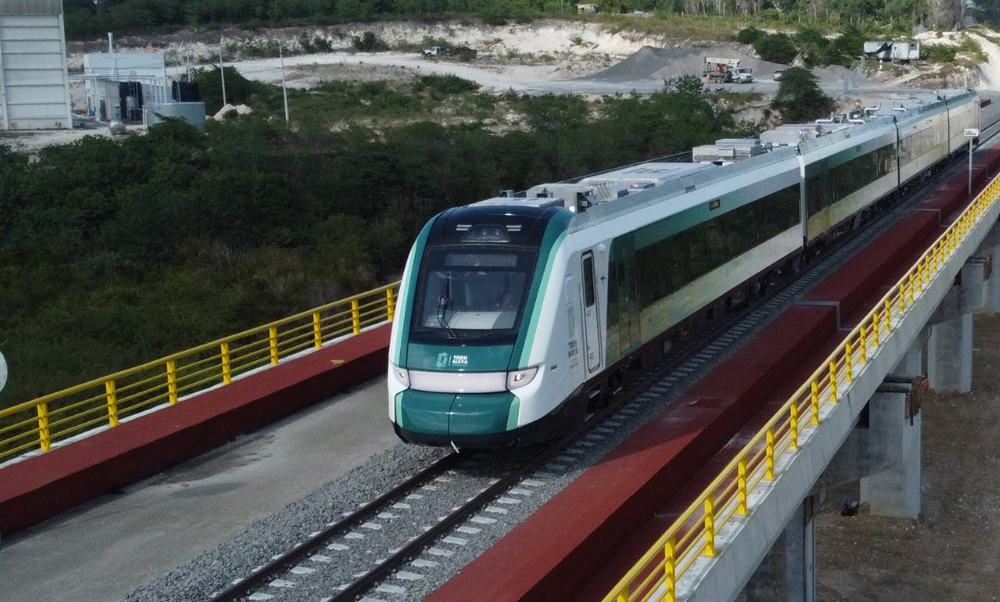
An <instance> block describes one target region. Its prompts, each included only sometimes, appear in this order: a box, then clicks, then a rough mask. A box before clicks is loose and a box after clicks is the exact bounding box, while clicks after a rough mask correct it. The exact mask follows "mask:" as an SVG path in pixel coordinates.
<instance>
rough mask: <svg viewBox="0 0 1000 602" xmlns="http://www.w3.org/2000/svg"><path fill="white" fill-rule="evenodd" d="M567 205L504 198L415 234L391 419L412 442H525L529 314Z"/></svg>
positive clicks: (396, 334)
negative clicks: (551, 204)
mask: <svg viewBox="0 0 1000 602" xmlns="http://www.w3.org/2000/svg"><path fill="white" fill-rule="evenodd" d="M567 214H568V212H566V211H565V210H563V209H561V208H556V207H545V206H540V205H539V204H532V203H530V202H529V203H525V202H523V201H522V202H511V201H509V200H508V201H503V200H493V201H484V202H481V203H477V204H475V205H470V206H466V207H458V208H454V209H449V210H448V211H445V212H443V213H441V214H440V215H438V216H437V217H435V218H434V219H432V220H431V222H430V223H428V224H427V226H425V227H424V229H423V231H422V232H421V233H420V236H419V237H418V238H417V241H416V242H415V244H414V246H413V249H412V251H411V253H410V257H409V259H408V261H407V266H406V270H405V272H404V274H403V282H402V285H401V288H400V295H399V301H398V305H397V307H398V309H397V316H396V320H395V322H394V324H393V329H392V341H391V344H390V348H389V387H388V388H389V417H390V419H391V420H392V422H393V425H394V428H395V430H396V433H397V434H398V435H399V437H400V438H401V439H403V440H404V441H406V442H409V443H419V444H427V445H452V446H455V447H473V448H481V447H495V446H504V445H514V444H517V443H519V442H524V441H525V439H526V435H527V434H529V433H528V432H526V431H530V430H531V429H529V428H527V427H526V426H525V425H524V424H523V422H524V420H523V416H522V411H523V409H524V408H523V407H522V396H523V394H524V392H526V391H528V390H532V391H533V393H535V394H537V391H535V389H537V388H538V386H539V381H540V380H541V379H540V378H538V376H539V368H540V367H539V366H522V365H520V364H521V363H522V357H525V356H526V354H525V353H524V352H523V351H524V346H525V345H526V344H530V342H529V341H528V339H530V337H528V336H526V332H525V331H526V330H527V329H528V325H529V324H531V323H532V322H533V320H532V314H533V312H536V311H537V310H536V308H537V306H539V305H540V303H541V300H542V297H543V295H542V293H541V289H542V281H543V280H544V278H543V276H544V272H545V270H546V267H547V264H546V260H547V258H548V257H549V255H550V254H551V252H552V247H553V246H554V243H555V241H556V240H557V239H561V237H560V236H559V231H560V230H561V231H562V232H565V226H566V224H567V223H568V218H567Z"/></svg>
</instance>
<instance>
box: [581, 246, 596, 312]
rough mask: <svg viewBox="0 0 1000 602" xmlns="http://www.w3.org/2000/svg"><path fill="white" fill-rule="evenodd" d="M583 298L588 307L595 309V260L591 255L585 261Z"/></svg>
mask: <svg viewBox="0 0 1000 602" xmlns="http://www.w3.org/2000/svg"><path fill="white" fill-rule="evenodd" d="M583 297H584V302H585V303H586V304H587V307H593V305H594V302H595V301H596V299H595V295H594V258H593V256H590V255H588V256H587V257H585V258H584V259H583Z"/></svg>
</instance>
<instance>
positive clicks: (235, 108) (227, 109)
mask: <svg viewBox="0 0 1000 602" xmlns="http://www.w3.org/2000/svg"><path fill="white" fill-rule="evenodd" d="M252 112H253V109H251V108H250V107H248V106H246V105H231V104H227V105H225V106H223V107H222V108H221V109H219V111H218V112H217V113H216V114H215V115H212V119H216V120H218V119H224V118H225V117H226V115H228V114H230V113H236V114H237V115H249V114H250V113H252Z"/></svg>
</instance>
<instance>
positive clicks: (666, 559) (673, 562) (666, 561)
mask: <svg viewBox="0 0 1000 602" xmlns="http://www.w3.org/2000/svg"><path fill="white" fill-rule="evenodd" d="M663 585H664V587H666V590H667V591H666V597H665V599H666V602H676V601H677V544H676V542H675V541H674V538H673V537H671V538H670V539H668V540H667V543H665V544H664V545H663Z"/></svg>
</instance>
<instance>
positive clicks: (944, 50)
mask: <svg viewBox="0 0 1000 602" xmlns="http://www.w3.org/2000/svg"><path fill="white" fill-rule="evenodd" d="M957 54H958V47H957V46H945V45H943V44H935V45H933V46H926V45H924V46H921V47H920V58H921V59H923V60H925V61H933V62H935V63H950V62H952V61H954V60H955V55H957Z"/></svg>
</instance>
